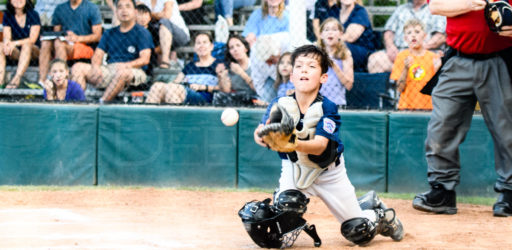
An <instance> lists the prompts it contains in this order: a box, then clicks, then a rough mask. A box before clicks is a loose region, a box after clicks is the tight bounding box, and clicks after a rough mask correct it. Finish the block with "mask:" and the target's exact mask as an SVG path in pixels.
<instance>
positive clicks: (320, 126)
mask: <svg viewBox="0 0 512 250" xmlns="http://www.w3.org/2000/svg"><path fill="white" fill-rule="evenodd" d="M279 98H280V97H278V98H275V99H274V100H272V102H271V103H270V104H269V105H268V107H267V112H265V115H263V118H262V119H261V123H262V124H265V123H266V122H267V120H268V118H269V116H270V109H271V108H272V106H273V105H274V104H275V103H276V102H277V101H278V100H279ZM293 98H295V95H293ZM318 101H321V102H322V110H323V113H324V115H323V116H322V117H321V118H320V120H319V121H318V123H317V124H316V130H315V135H320V136H323V137H325V138H327V139H329V140H331V141H334V142H336V143H337V145H338V154H339V155H341V153H343V150H344V146H343V143H342V142H341V139H340V126H341V117H340V115H339V114H338V107H337V106H336V104H335V103H333V102H331V101H330V100H329V99H328V98H325V97H323V96H321V95H318V96H317V97H316V99H315V101H314V102H313V103H315V102H318ZM303 118H304V114H302V113H301V114H300V121H299V123H298V124H297V126H296V127H295V128H302V127H303V123H302V119H303ZM279 157H281V159H288V157H287V156H286V154H284V153H279Z"/></svg>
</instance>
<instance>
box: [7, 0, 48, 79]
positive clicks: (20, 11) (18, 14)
mask: <svg viewBox="0 0 512 250" xmlns="http://www.w3.org/2000/svg"><path fill="white" fill-rule="evenodd" d="M6 7H7V11H6V12H5V13H4V17H3V20H2V24H3V39H4V40H3V42H2V43H0V86H2V85H3V84H4V79H5V66H6V63H7V62H6V61H7V57H9V58H10V59H14V60H18V67H17V68H16V73H15V74H14V76H13V77H12V79H11V81H10V82H9V84H7V86H6V88H12V89H14V88H18V87H19V86H20V83H21V77H22V76H23V74H25V71H27V68H28V65H29V63H30V59H31V58H34V57H37V56H38V55H39V45H40V42H39V31H40V29H41V22H40V20H39V15H38V14H37V12H36V11H34V10H33V6H32V3H31V2H30V0H9V1H7V6H6Z"/></svg>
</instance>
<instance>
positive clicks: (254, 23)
mask: <svg viewBox="0 0 512 250" xmlns="http://www.w3.org/2000/svg"><path fill="white" fill-rule="evenodd" d="M288 31H290V22H289V13H288V11H287V10H285V11H284V12H283V15H282V17H281V18H278V17H273V16H269V15H267V16H265V17H263V12H262V11H261V8H259V9H256V10H254V11H253V12H252V13H251V15H250V16H249V19H248V20H247V23H246V24H245V28H244V32H242V36H244V37H246V36H247V35H249V33H254V34H255V35H256V37H258V36H260V35H265V34H274V33H279V32H288Z"/></svg>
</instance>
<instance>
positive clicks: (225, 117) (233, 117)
mask: <svg viewBox="0 0 512 250" xmlns="http://www.w3.org/2000/svg"><path fill="white" fill-rule="evenodd" d="M238 118H239V115H238V112H237V111H236V109H234V108H227V109H225V110H224V111H223V112H222V115H221V117H220V120H221V121H222V123H224V125H226V126H233V125H235V124H236V123H237V122H238Z"/></svg>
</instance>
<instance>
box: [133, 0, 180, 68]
mask: <svg viewBox="0 0 512 250" xmlns="http://www.w3.org/2000/svg"><path fill="white" fill-rule="evenodd" d="M137 3H138V4H145V5H146V6H148V7H149V8H150V9H151V16H152V18H153V19H155V20H158V21H159V23H160V28H159V36H160V40H159V41H160V48H161V51H162V56H161V58H160V61H161V63H160V67H161V68H170V67H171V66H172V65H171V64H176V63H177V57H176V55H175V53H173V54H172V56H171V48H172V47H173V46H174V47H179V46H184V45H187V44H188V43H189V41H190V33H189V30H188V28H187V26H186V24H185V21H184V20H183V17H182V16H181V14H180V11H179V9H178V5H177V3H176V0H137Z"/></svg>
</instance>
